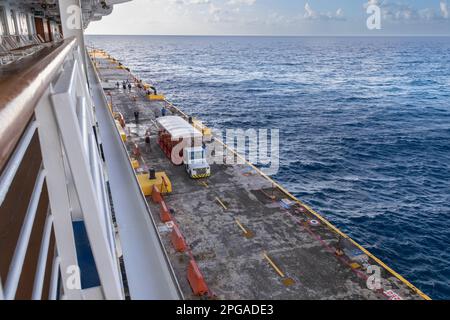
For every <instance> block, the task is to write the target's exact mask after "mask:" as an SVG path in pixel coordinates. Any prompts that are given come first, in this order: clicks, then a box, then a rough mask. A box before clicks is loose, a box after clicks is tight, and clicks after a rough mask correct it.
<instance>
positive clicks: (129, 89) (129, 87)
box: [128, 83, 131, 92]
mask: <svg viewBox="0 0 450 320" xmlns="http://www.w3.org/2000/svg"><path fill="white" fill-rule="evenodd" d="M128 91H130V92H131V83H128Z"/></svg>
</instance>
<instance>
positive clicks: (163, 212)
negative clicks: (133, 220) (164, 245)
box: [159, 200, 172, 223]
mask: <svg viewBox="0 0 450 320" xmlns="http://www.w3.org/2000/svg"><path fill="white" fill-rule="evenodd" d="M160 204H161V207H160V208H159V218H160V219H161V221H162V222H164V223H166V222H169V221H172V217H171V216H170V213H169V209H168V208H167V205H166V202H165V201H164V200H162V201H161V202H160Z"/></svg>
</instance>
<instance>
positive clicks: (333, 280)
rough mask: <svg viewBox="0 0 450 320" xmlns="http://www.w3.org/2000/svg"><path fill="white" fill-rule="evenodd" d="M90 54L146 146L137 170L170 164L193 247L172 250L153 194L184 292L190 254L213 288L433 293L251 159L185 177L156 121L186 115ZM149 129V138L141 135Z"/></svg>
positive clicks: (219, 292) (282, 295)
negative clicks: (374, 286) (374, 278)
mask: <svg viewBox="0 0 450 320" xmlns="http://www.w3.org/2000/svg"><path fill="white" fill-rule="evenodd" d="M91 57H94V62H95V64H96V68H97V72H98V74H99V77H100V79H101V80H102V81H103V82H105V83H106V82H108V83H109V84H110V85H111V86H110V85H105V86H104V88H105V93H106V97H107V99H108V102H109V101H112V109H113V111H114V112H120V113H121V114H122V115H123V117H124V118H125V121H126V124H127V135H128V139H127V142H125V144H126V146H127V148H128V150H129V152H130V154H131V150H132V145H133V144H134V143H136V144H137V145H138V146H139V147H140V151H141V156H142V159H140V162H141V163H140V164H141V167H140V168H139V169H137V172H146V171H147V170H148V168H154V169H156V171H164V172H166V174H167V175H168V177H169V179H170V181H171V183H172V186H173V192H172V193H170V194H168V195H165V196H164V198H165V201H166V203H167V204H168V206H169V207H170V208H171V209H172V210H173V214H172V216H173V219H174V221H175V222H176V223H177V225H178V226H179V228H180V230H181V232H182V233H183V236H184V238H185V240H186V242H187V244H188V246H189V250H188V251H187V252H184V253H179V252H176V251H175V249H174V248H173V247H172V244H171V241H170V232H171V225H170V224H167V223H162V222H160V219H159V205H155V204H154V203H153V202H152V200H151V199H150V198H148V200H147V202H148V205H149V207H150V209H151V212H152V215H153V220H154V221H155V223H156V224H157V228H158V230H159V234H160V237H161V239H162V241H163V243H164V245H165V249H166V251H167V254H168V256H169V259H170V261H171V264H172V267H173V269H174V272H175V274H176V276H177V279H178V282H179V285H180V288H181V290H182V292H183V294H184V297H185V298H186V299H199V297H196V296H195V295H194V294H193V292H192V289H191V287H190V285H189V283H188V280H187V266H188V263H189V261H190V258H191V256H192V257H193V258H194V259H195V261H196V262H197V264H198V266H199V269H200V271H201V273H202V274H203V277H204V279H205V281H206V284H207V285H208V288H209V291H210V294H209V296H208V297H207V298H216V299H396V298H401V299H422V298H427V297H426V296H425V295H424V294H423V293H421V292H420V291H419V290H418V289H416V288H415V287H414V286H412V285H411V284H409V283H408V282H407V281H406V280H404V279H403V278H401V277H400V276H399V275H397V274H396V273H395V272H393V271H392V270H390V269H389V268H388V267H387V266H385V265H384V264H382V262H381V261H379V260H378V259H376V258H375V257H374V256H372V255H371V254H370V253H368V252H367V251H365V250H364V249H363V248H362V247H360V246H358V245H357V244H356V243H354V242H353V241H352V240H351V239H349V238H347V237H346V236H345V235H344V234H342V233H341V232H340V231H339V230H337V229H335V228H334V227H333V226H331V225H330V224H329V223H328V222H327V221H326V220H325V219H323V218H322V217H321V216H319V215H318V214H317V213H315V212H314V211H312V210H311V209H310V208H309V207H307V206H306V205H304V204H302V203H301V202H300V201H297V200H296V199H294V198H293V197H292V196H291V195H290V194H288V193H287V192H286V191H285V190H284V189H283V188H281V187H280V186H278V185H277V184H276V183H275V182H273V181H272V180H270V179H268V178H267V177H266V176H264V175H262V174H261V173H260V172H259V171H258V170H257V169H256V168H254V167H252V166H250V165H249V164H240V165H234V164H230V165H227V164H223V165H216V164H213V165H212V166H211V172H212V175H211V177H210V178H208V179H205V180H193V179H191V178H189V177H188V175H187V173H186V172H185V170H184V167H183V166H174V165H173V164H172V163H171V162H170V161H169V159H167V158H166V156H165V155H164V153H163V152H162V151H161V149H160V147H159V146H158V145H157V143H156V136H157V129H156V127H155V119H156V118H157V117H159V116H161V109H162V107H163V106H165V107H166V108H167V109H168V110H169V111H170V112H169V114H174V115H180V116H183V117H185V116H186V115H185V114H184V113H183V112H182V111H181V110H180V109H178V108H176V107H175V106H173V105H172V104H170V103H169V102H167V101H165V100H164V101H150V100H149V99H148V98H147V96H146V95H145V91H144V90H142V89H140V88H138V87H137V86H136V85H135V80H136V78H135V76H134V75H133V74H131V73H130V72H129V70H127V69H126V68H123V67H120V66H119V65H118V62H117V61H115V60H114V59H111V58H110V57H109V56H108V55H107V54H106V53H99V52H96V54H95V55H93V54H91ZM123 80H129V81H130V82H131V83H132V84H133V87H132V89H131V92H130V91H129V90H128V89H126V90H123V89H122V86H120V88H116V87H115V83H116V82H117V81H118V82H120V83H122V81H123ZM106 87H108V88H106ZM135 111H139V114H140V116H139V122H138V123H136V122H135V116H134V112H135ZM148 129H150V132H151V139H150V141H151V143H150V146H147V145H146V143H145V132H146V131H147V130H148ZM211 143H220V142H218V141H216V140H214V141H213V142H211ZM209 147H211V146H209ZM110 174H112V173H110ZM283 200H284V202H283ZM244 230H246V232H244ZM119 231H120V226H119ZM369 266H378V267H379V268H380V277H381V279H380V280H381V287H380V288H379V289H378V290H371V289H369V288H368V285H367V283H368V280H370V279H369V278H368V277H369V276H370V275H371V274H372V273H370V272H368V271H369V270H367V269H368V268H369V269H370V267H369ZM369 282H370V281H369Z"/></svg>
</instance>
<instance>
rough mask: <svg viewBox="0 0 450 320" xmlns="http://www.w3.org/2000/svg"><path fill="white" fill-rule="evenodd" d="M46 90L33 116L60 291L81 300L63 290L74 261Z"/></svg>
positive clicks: (58, 146)
mask: <svg viewBox="0 0 450 320" xmlns="http://www.w3.org/2000/svg"><path fill="white" fill-rule="evenodd" d="M49 91H50V90H49V89H48V90H47V91H46V93H45V94H44V95H43V98H42V99H41V101H40V102H39V103H38V106H37V108H36V110H35V115H36V121H37V122H38V124H39V129H38V133H39V142H40V145H41V150H42V160H43V163H44V167H45V168H49V170H48V172H47V179H46V182H47V190H48V195H49V201H50V208H51V212H52V215H53V230H54V233H55V239H56V247H57V251H58V255H59V258H60V265H61V270H62V271H61V277H62V282H63V287H64V292H65V294H66V296H67V298H68V299H71V300H77V299H81V292H80V290H76V289H71V290H69V289H68V288H67V283H68V282H67V280H68V278H69V276H70V274H67V273H66V272H65V271H66V270H70V268H72V267H73V266H78V259H77V252H76V248H75V237H74V233H73V225H72V217H71V213H72V208H71V204H70V200H69V195H68V190H67V178H66V174H65V169H64V161H63V159H64V154H63V151H62V146H61V139H60V137H59V133H58V130H59V129H58V125H57V123H56V119H55V116H54V114H53V110H52V106H51V103H50V98H49ZM72 277H73V275H72Z"/></svg>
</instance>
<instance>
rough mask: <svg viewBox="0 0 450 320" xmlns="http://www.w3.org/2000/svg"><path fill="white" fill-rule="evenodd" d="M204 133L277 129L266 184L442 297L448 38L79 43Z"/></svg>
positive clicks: (448, 267) (448, 254) (449, 152)
mask: <svg viewBox="0 0 450 320" xmlns="http://www.w3.org/2000/svg"><path fill="white" fill-rule="evenodd" d="M88 44H91V45H95V46H96V47H99V48H102V49H105V50H107V51H108V52H109V53H111V54H112V55H113V56H115V57H116V58H118V59H120V60H121V61H122V62H123V63H124V64H125V65H126V66H128V67H130V68H131V70H132V71H133V72H134V73H135V74H137V75H139V76H140V77H141V78H142V79H144V80H146V81H152V82H153V83H155V84H156V85H157V87H158V88H159V90H161V91H162V92H163V93H164V94H165V95H166V96H167V97H168V98H169V99H170V100H171V101H172V102H173V103H174V104H175V105H178V106H180V107H181V108H182V109H183V110H185V111H186V112H188V113H190V114H193V115H196V116H198V117H200V118H201V119H203V120H205V121H206V122H207V123H208V124H209V125H210V126H212V127H215V128H244V129H246V128H279V129H280V137H281V154H280V156H281V168H280V171H279V173H278V174H277V175H276V176H274V178H275V179H276V180H277V181H279V182H280V183H282V184H283V185H285V186H287V188H288V189H289V190H290V191H292V192H293V193H294V194H296V195H297V196H299V197H300V198H301V199H302V200H304V201H305V202H306V203H309V204H310V205H311V206H312V207H313V208H315V209H317V210H318V211H319V212H321V213H322V214H323V215H324V216H326V217H327V218H328V219H329V220H330V221H331V222H332V223H333V224H335V225H337V226H338V227H339V228H341V229H342V230H343V231H344V232H346V233H348V234H349V235H350V236H352V237H353V238H354V239H355V240H357V241H358V242H360V243H361V244H363V245H364V246H365V247H366V248H368V249H369V250H370V251H372V252H373V253H374V254H375V255H377V256H378V257H380V258H381V259H382V260H383V261H385V262H386V263H387V264H388V265H390V266H391V267H392V268H393V269H394V270H396V271H398V272H399V273H400V274H402V275H403V276H405V277H406V278H407V279H408V280H410V281H411V282H412V283H413V284H415V285H416V286H418V287H419V288H420V289H422V290H423V291H424V292H425V293H427V294H429V295H430V296H431V297H432V298H435V299H450V208H449V205H450V38H381V37H380V38H357V37H352V38H325V37H318V38H313V37H311V38H309V37H285V38H284V37H162V36H89V37H88Z"/></svg>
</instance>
